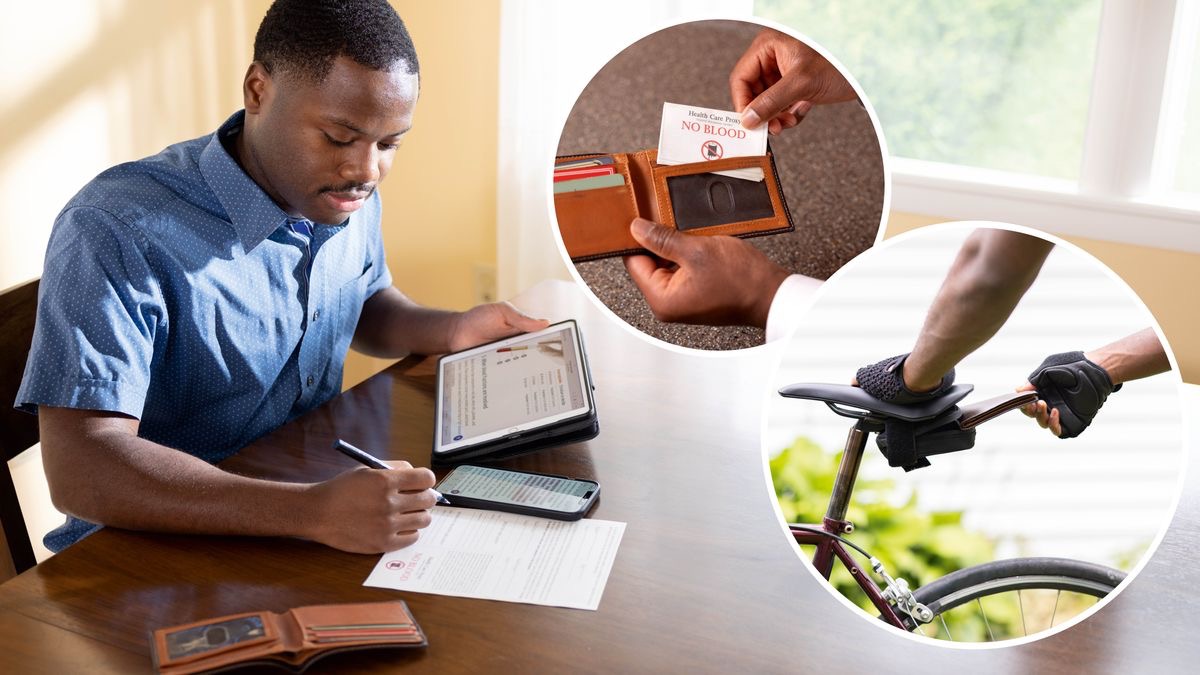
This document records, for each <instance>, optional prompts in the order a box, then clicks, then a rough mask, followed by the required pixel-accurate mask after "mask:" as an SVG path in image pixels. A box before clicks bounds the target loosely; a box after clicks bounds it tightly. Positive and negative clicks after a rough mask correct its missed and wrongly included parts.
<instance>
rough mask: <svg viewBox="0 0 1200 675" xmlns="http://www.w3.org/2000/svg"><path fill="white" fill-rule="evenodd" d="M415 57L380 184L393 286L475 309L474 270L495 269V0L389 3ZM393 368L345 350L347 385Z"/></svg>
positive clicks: (433, 302)
mask: <svg viewBox="0 0 1200 675" xmlns="http://www.w3.org/2000/svg"><path fill="white" fill-rule="evenodd" d="M392 4H393V6H395V7H396V11H397V12H398V13H399V14H400V16H401V17H402V18H403V19H404V22H405V24H407V26H408V30H409V32H410V33H411V34H412V37H413V43H414V44H415V45H416V48H417V58H418V59H420V61H421V98H420V101H419V103H418V105H417V111H416V114H415V116H414V119H413V129H412V131H411V132H409V134H408V136H407V137H406V138H405V139H404V145H403V146H402V147H401V148H400V150H399V155H398V156H397V158H396V163H395V164H394V165H393V166H392V173H391V175H390V176H389V177H388V179H387V181H386V182H384V183H383V185H382V187H380V194H381V195H382V196H383V201H384V205H385V207H384V219H385V222H384V242H385V244H386V246H387V255H388V267H389V269H391V271H392V278H393V280H394V282H395V285H396V287H397V288H399V289H400V290H402V291H404V292H405V293H406V294H408V296H409V297H411V298H412V299H413V300H416V301H417V302H420V303H421V304H424V305H430V306H433V307H442V308H446V309H466V308H468V307H470V306H472V305H474V304H476V303H475V300H474V296H475V288H474V284H473V281H474V279H475V272H476V269H477V267H478V266H481V265H482V266H490V267H491V268H492V269H493V270H494V268H495V265H496V138H497V133H496V128H497V124H496V115H497V110H498V104H497V101H498V90H497V66H496V59H497V56H498V54H499V50H500V27H499V26H500V3H499V1H498V0H489V1H487V2H471V3H470V4H469V5H468V3H466V2H459V3H457V4H458V6H459V9H460V10H461V11H447V7H448V6H451V5H454V4H456V3H430V2H417V1H416V0H394V1H393V3H392ZM388 363H389V362H388V361H384V360H382V359H371V358H368V357H365V356H361V355H359V354H354V353H353V352H352V353H351V355H350V357H349V358H348V359H347V360H346V375H345V377H344V379H343V382H344V384H345V386H347V387H348V386H351V385H353V384H355V383H357V382H359V381H361V380H362V379H364V378H366V377H367V376H369V375H371V374H372V373H374V372H376V371H378V370H379V369H380V368H382V367H384V366H386V365H387V364H388Z"/></svg>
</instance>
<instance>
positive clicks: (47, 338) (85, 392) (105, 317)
mask: <svg viewBox="0 0 1200 675" xmlns="http://www.w3.org/2000/svg"><path fill="white" fill-rule="evenodd" d="M145 244H146V242H145V240H144V238H143V236H142V235H141V234H140V233H139V232H137V231H135V230H134V229H133V228H130V227H129V226H128V225H126V224H125V223H124V222H122V221H121V220H119V219H118V218H117V217H115V216H113V215H111V214H109V213H107V212H106V211H103V210H101V209H97V208H93V207H73V208H68V209H67V210H65V211H63V213H62V214H61V215H60V216H59V218H58V221H57V222H56V223H55V225H54V230H53V231H52V232H51V235H50V243H49V246H48V247H47V250H46V263H45V268H44V271H43V274H42V281H41V285H40V288H39V293H38V310H37V325H36V327H35V328H34V335H33V345H32V347H31V349H30V353H29V360H28V361H27V362H26V364H25V376H24V379H23V380H22V381H21V388H20V390H18V392H17V400H16V407H17V408H19V409H21V410H26V411H28V412H36V411H37V407H38V406H40V405H48V406H55V407H65V408H80V409H86V410H107V411H113V412H120V413H124V414H126V415H130V416H132V417H138V418H140V417H141V414H142V408H143V405H144V404H145V400H146V390H147V388H148V386H149V383H150V364H151V361H152V360H153V355H154V344H155V339H156V337H162V336H163V335H165V328H166V321H167V316H166V311H165V305H164V303H163V298H162V293H161V289H160V287H159V284H158V280H157V279H156V277H155V275H154V273H153V271H152V270H151V267H150V265H149V263H148V261H147V258H146V245H145ZM160 333H161V335H160Z"/></svg>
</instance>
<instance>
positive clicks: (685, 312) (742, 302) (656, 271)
mask: <svg viewBox="0 0 1200 675" xmlns="http://www.w3.org/2000/svg"><path fill="white" fill-rule="evenodd" d="M629 229H630V232H631V233H632V234H633V238H634V239H636V240H637V241H638V243H639V244H641V245H642V246H644V247H645V248H646V249H647V250H649V251H650V252H651V253H654V254H655V255H656V256H658V257H659V258H662V260H655V259H654V258H653V257H651V256H647V255H631V256H626V257H625V269H626V270H627V271H628V272H629V276H630V277H632V278H633V283H635V284H637V287H638V289H639V290H641V292H642V295H644V296H646V302H647V303H648V304H649V305H650V310H651V311H652V312H654V316H655V317H656V318H657V319H658V320H659V321H667V322H682V323H698V324H705V325H710V326H728V325H739V326H758V327H759V328H762V327H764V326H766V323H767V313H768V311H769V310H770V309H771V300H772V299H773V298H774V297H775V291H777V290H779V285H780V284H782V283H783V280H784V279H786V278H787V276H788V273H787V271H786V270H784V269H783V268H782V267H780V266H779V265H776V264H775V263H774V262H772V261H771V259H770V258H768V257H767V256H766V255H764V254H763V253H762V252H761V251H759V250H758V249H756V248H754V246H752V245H750V244H749V243H747V242H745V241H742V240H741V239H736V238H734V237H723V236H711V237H710V236H697V235H689V234H684V233H681V232H679V231H678V230H674V229H672V228H669V227H664V226H663V225H659V224H658V223H654V222H651V221H649V220H645V219H644V218H637V219H635V220H634V221H633V223H632V224H631V225H630V228H629Z"/></svg>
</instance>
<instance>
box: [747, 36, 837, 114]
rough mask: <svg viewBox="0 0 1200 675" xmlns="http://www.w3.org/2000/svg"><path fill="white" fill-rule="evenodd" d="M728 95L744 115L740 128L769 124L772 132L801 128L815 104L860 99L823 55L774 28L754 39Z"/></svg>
mask: <svg viewBox="0 0 1200 675" xmlns="http://www.w3.org/2000/svg"><path fill="white" fill-rule="evenodd" d="M729 92H730V95H731V96H732V98H733V108H734V110H736V111H738V112H740V113H742V126H744V127H746V128H747V129H754V128H755V127H757V126H759V125H760V124H762V123H763V122H766V123H767V130H768V131H770V133H772V134H778V133H779V132H781V131H783V130H784V129H789V128H791V127H794V126H796V125H797V124H799V123H800V120H802V119H804V116H805V115H806V114H808V111H809V110H812V107H813V106H814V105H818V104H823V103H839V102H841V101H853V100H855V99H856V98H857V94H855V92H854V88H853V87H851V86H850V83H849V82H847V81H846V78H845V77H843V76H842V74H841V73H840V72H838V69H837V68H834V67H833V64H831V63H829V61H826V60H825V57H823V56H821V55H820V54H818V53H817V52H816V51H814V50H813V49H812V48H811V47H809V46H808V45H806V44H804V43H803V42H801V41H799V40H797V39H795V38H793V37H789V36H787V35H784V34H783V33H780V32H779V31H776V30H771V29H770V28H764V29H763V30H762V32H760V33H759V34H758V37H756V38H754V42H751V43H750V47H749V48H747V49H746V53H745V54H742V57H741V58H740V59H738V62H737V63H736V64H735V65H734V66H733V70H732V71H731V72H730V73H729Z"/></svg>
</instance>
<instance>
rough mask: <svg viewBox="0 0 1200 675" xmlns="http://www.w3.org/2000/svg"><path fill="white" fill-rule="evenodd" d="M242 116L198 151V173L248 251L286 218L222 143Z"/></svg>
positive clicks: (240, 113) (237, 115) (236, 116)
mask: <svg viewBox="0 0 1200 675" xmlns="http://www.w3.org/2000/svg"><path fill="white" fill-rule="evenodd" d="M245 116H246V112H245V111H244V110H239V111H238V112H236V113H234V114H233V115H232V116H231V117H230V118H229V119H227V120H225V123H224V124H222V125H221V127H220V128H219V129H217V132H216V133H214V134H213V135H212V137H211V138H210V139H209V141H208V145H206V146H205V147H204V149H203V150H201V151H200V173H201V175H203V176H204V180H205V182H207V183H208V187H209V189H211V190H212V191H213V194H214V195H216V197H217V201H219V202H221V206H222V208H224V209H225V213H226V215H228V217H229V222H230V223H231V224H232V225H233V229H234V231H235V232H237V235H238V238H239V239H241V242H242V250H244V251H246V252H249V251H251V250H252V249H253V248H254V247H256V246H258V245H259V244H260V243H262V241H263V240H264V239H266V238H267V237H268V236H269V235H270V234H271V233H272V232H274V231H275V229H276V228H278V227H279V226H280V225H282V224H283V223H284V222H285V221H286V220H287V219H288V215H287V213H285V212H284V210H283V209H281V208H279V205H278V204H276V203H275V201H274V200H273V199H271V197H270V196H269V195H267V193H266V192H264V191H263V189H262V188H261V187H259V185H258V183H255V182H254V180H253V179H252V178H250V176H249V175H247V174H246V172H245V171H243V170H242V167H241V166H239V165H238V163H237V162H236V161H235V160H234V159H233V157H232V156H230V154H229V152H228V151H227V150H225V146H224V145H222V144H221V139H222V138H224V137H226V136H228V135H230V134H234V133H237V132H238V131H239V130H240V129H241V127H242V123H243V121H244V120H245Z"/></svg>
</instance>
